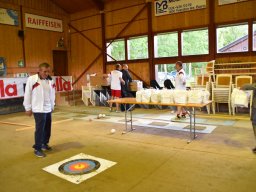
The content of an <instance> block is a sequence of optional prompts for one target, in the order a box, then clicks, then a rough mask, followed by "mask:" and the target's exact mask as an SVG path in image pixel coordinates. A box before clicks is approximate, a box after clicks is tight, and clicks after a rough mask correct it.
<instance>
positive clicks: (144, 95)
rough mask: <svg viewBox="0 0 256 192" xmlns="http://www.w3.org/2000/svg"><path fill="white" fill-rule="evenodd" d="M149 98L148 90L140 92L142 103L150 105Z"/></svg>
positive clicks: (149, 92) (149, 91)
mask: <svg viewBox="0 0 256 192" xmlns="http://www.w3.org/2000/svg"><path fill="white" fill-rule="evenodd" d="M150 98H151V90H150V89H146V90H144V91H143V92H142V96H141V101H142V102H143V103H150Z"/></svg>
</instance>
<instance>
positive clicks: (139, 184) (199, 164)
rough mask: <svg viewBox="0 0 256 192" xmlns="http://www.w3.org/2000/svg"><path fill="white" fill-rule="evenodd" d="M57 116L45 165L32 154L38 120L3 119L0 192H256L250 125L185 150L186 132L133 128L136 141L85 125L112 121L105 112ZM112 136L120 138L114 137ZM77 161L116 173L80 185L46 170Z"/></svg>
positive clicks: (225, 129) (104, 126)
mask: <svg viewBox="0 0 256 192" xmlns="http://www.w3.org/2000/svg"><path fill="white" fill-rule="evenodd" d="M56 111H57V113H55V114H54V115H53V119H54V123H53V130H52V138H51V145H52V146H53V149H54V150H53V151H52V152H49V153H47V157H46V158H37V157H35V156H34V154H33V152H32V148H31V146H32V144H33V133H34V128H33V125H34V120H33V118H29V117H26V116H24V114H23V113H17V114H10V115H1V116H0V132H1V134H0V147H1V150H0V191H1V192H7V191H8V192H16V191H17V192H20V191H22V192H30V191H31V192H36V191H38V192H39V191H40V192H44V191H47V192H60V191H68V192H81V191H83V192H89V191H91V192H128V191H132V192H156V191H158V192H172V191H173V192H179V191H181V192H201V191H202V192H210V191H212V192H229V191H230V192H231V191H232V192H240V191H241V192H242V191H246V192H254V191H255V190H256V182H255V177H256V163H255V162H256V155H254V154H252V153H251V150H250V149H251V147H253V146H254V144H255V141H254V138H253V132H252V128H251V124H250V122H249V120H246V119H248V118H245V119H243V120H235V123H234V125H233V126H221V125H220V126H218V127H217V128H216V129H215V130H214V131H213V132H212V133H211V134H200V135H199V137H198V139H197V140H195V141H193V142H192V143H190V144H187V143H186V141H187V137H188V133H187V132H181V131H172V130H163V129H152V128H146V127H136V128H137V129H136V131H134V132H133V133H128V134H126V135H121V132H122V131H123V128H124V126H123V125H122V124H113V123H104V122H96V121H92V122H90V121H85V120H82V119H80V117H83V116H86V115H88V114H97V113H99V112H100V113H103V112H105V113H107V114H109V113H108V112H107V108H92V107H88V108H85V107H80V108H78V107H74V108H59V109H57V110H56ZM162 113H163V114H164V113H166V114H168V111H165V110H152V109H148V110H143V109H136V110H135V116H136V115H138V116H139V115H141V114H145V115H148V114H151V115H152V114H162ZM57 114H58V115H57ZM112 115H118V116H122V115H123V113H121V114H115V113H113V114H112ZM70 117H72V118H73V119H70ZM218 119H220V118H218ZM211 120H212V119H211ZM11 123H12V124H11ZM15 124H20V125H15ZM112 128H115V129H116V130H117V132H116V133H115V134H112V135H111V134H110V130H111V129H112ZM79 153H85V154H89V155H92V156H96V157H100V158H104V159H107V160H111V161H115V162H117V165H115V166H113V167H112V168H110V169H108V170H106V171H104V172H102V173H100V174H98V175H96V176H95V177H93V178H91V179H89V180H86V181H85V182H83V183H81V184H79V185H75V184H72V183H70V182H68V181H66V180H63V179H61V178H59V177H56V176H54V175H52V174H49V173H47V172H45V171H43V170H42V168H44V167H46V166H49V165H51V164H54V163H56V162H59V161H61V160H64V159H66V158H69V157H71V156H74V155H76V154H79Z"/></svg>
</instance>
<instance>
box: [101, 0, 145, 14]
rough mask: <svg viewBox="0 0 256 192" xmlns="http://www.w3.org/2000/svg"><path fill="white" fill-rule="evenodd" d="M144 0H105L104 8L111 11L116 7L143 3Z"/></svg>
mask: <svg viewBox="0 0 256 192" xmlns="http://www.w3.org/2000/svg"><path fill="white" fill-rule="evenodd" d="M145 2H146V1H145V0H125V1H124V0H123V1H120V0H105V10H106V11H107V12H108V11H112V10H116V9H122V8H125V7H129V6H133V5H138V4H142V3H145Z"/></svg>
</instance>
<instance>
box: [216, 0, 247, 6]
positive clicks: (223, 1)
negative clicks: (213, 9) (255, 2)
mask: <svg viewBox="0 0 256 192" xmlns="http://www.w3.org/2000/svg"><path fill="white" fill-rule="evenodd" d="M243 1H248V0H219V5H227V4H231V3H239V2H243Z"/></svg>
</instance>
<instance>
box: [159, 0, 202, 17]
mask: <svg viewBox="0 0 256 192" xmlns="http://www.w3.org/2000/svg"><path fill="white" fill-rule="evenodd" d="M204 8H206V0H156V1H155V16H161V15H167V14H174V13H181V12H185V11H193V10H197V9H204Z"/></svg>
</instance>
